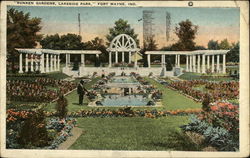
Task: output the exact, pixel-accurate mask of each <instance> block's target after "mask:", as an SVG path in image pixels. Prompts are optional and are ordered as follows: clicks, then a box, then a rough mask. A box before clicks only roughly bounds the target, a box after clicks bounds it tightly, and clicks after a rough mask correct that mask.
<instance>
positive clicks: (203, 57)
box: [201, 54, 205, 73]
mask: <svg viewBox="0 0 250 158" xmlns="http://www.w3.org/2000/svg"><path fill="white" fill-rule="evenodd" d="M201 71H202V73H205V54H203V55H202V70H201Z"/></svg>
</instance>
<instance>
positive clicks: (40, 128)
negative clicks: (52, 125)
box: [17, 109, 50, 148]
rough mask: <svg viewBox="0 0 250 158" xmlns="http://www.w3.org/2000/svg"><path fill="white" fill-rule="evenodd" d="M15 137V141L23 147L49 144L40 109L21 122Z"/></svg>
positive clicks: (43, 117) (43, 116)
mask: <svg viewBox="0 0 250 158" xmlns="http://www.w3.org/2000/svg"><path fill="white" fill-rule="evenodd" d="M17 139H18V140H17V142H18V143H19V144H20V145H21V146H22V147H24V148H31V147H32V146H36V147H43V146H46V145H48V144H49V141H50V138H49V136H48V132H47V129H46V122H45V115H44V113H43V111H42V110H40V109H39V110H37V111H36V112H35V113H33V114H32V116H31V117H30V118H28V119H27V120H25V121H24V122H23V125H22V126H21V129H20V134H19V137H18V138H17Z"/></svg>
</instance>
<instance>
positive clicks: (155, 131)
mask: <svg viewBox="0 0 250 158" xmlns="http://www.w3.org/2000/svg"><path fill="white" fill-rule="evenodd" d="M187 120H188V117H187V116H185V117H184V116H170V117H164V118H158V119H150V118H142V117H133V118H128V117H125V118H123V117H118V118H79V119H78V120H77V125H78V127H79V128H82V129H83V131H84V132H83V134H82V135H81V136H80V137H79V138H78V139H77V140H76V142H75V143H74V144H73V145H72V146H71V147H70V149H79V150H80V149H81V150H88V149H92V150H181V151H197V150H200V147H199V146H197V145H195V144H194V143H192V142H191V141H190V139H189V138H188V137H187V136H186V135H185V134H183V133H182V131H181V130H180V128H179V126H180V125H183V124H185V123H187Z"/></svg>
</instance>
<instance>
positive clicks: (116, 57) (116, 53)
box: [115, 52, 118, 63]
mask: <svg viewBox="0 0 250 158" xmlns="http://www.w3.org/2000/svg"><path fill="white" fill-rule="evenodd" d="M115 63H118V52H115Z"/></svg>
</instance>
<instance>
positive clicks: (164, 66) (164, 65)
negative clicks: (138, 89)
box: [163, 54, 166, 68]
mask: <svg viewBox="0 0 250 158" xmlns="http://www.w3.org/2000/svg"><path fill="white" fill-rule="evenodd" d="M163 68H166V55H165V54H164V55H163Z"/></svg>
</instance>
